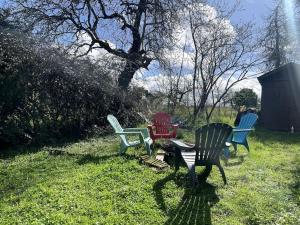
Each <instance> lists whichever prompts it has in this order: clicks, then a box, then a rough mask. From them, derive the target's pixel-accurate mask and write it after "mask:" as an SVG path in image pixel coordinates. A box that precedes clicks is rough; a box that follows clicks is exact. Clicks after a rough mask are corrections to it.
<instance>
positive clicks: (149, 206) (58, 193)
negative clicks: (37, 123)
mask: <svg viewBox="0 0 300 225" xmlns="http://www.w3.org/2000/svg"><path fill="white" fill-rule="evenodd" d="M184 138H185V139H186V140H189V141H192V140H193V135H192V134H188V133H184ZM249 140H250V148H251V150H250V153H249V154H248V153H247V152H246V150H244V149H243V147H241V148H239V151H238V155H237V157H235V158H232V159H230V160H229V164H228V165H227V166H224V169H225V173H226V176H227V179H228V184H227V185H226V186H224V184H223V182H222V179H221V176H220V174H219V171H218V170H217V168H213V171H212V174H211V175H210V177H209V178H208V181H207V183H206V184H201V185H200V186H199V187H198V188H197V189H196V190H191V189H189V188H188V187H187V185H186V184H187V182H186V176H185V175H186V173H187V169H186V168H184V167H181V169H180V170H179V172H177V174H174V173H173V169H169V170H168V171H165V172H156V171H154V170H152V169H151V168H149V167H147V166H145V165H142V164H140V163H139V160H138V156H139V155H140V154H144V153H145V150H143V149H130V150H129V151H128V152H127V154H126V155H125V156H118V155H117V152H118V139H117V138H116V137H114V136H107V137H105V138H104V137H102V138H101V137H100V138H94V139H88V140H85V141H80V142H77V143H71V144H68V145H65V146H62V147H55V148H54V147H52V148H51V147H44V148H41V149H24V148H23V149H18V150H16V151H14V152H13V153H11V154H9V155H8V154H3V153H2V156H1V157H0V224H300V219H299V218H300V210H299V208H300V207H299V203H300V191H299V188H300V177H299V173H300V135H299V134H293V135H291V134H287V133H274V132H269V131H265V130H257V131H255V132H254V133H253V134H252V135H251V137H250V138H249ZM51 149H52V150H57V151H52V154H50V153H49V150H51ZM26 150H27V151H26ZM59 151H66V152H68V153H69V154H62V155H59V154H58V155H56V154H53V153H56V152H59Z"/></svg>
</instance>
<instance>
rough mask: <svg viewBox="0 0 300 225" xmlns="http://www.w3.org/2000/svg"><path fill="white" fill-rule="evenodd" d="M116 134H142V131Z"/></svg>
mask: <svg viewBox="0 0 300 225" xmlns="http://www.w3.org/2000/svg"><path fill="white" fill-rule="evenodd" d="M116 134H142V133H141V132H140V131H123V132H116Z"/></svg>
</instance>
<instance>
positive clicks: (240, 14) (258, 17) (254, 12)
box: [227, 0, 276, 26]
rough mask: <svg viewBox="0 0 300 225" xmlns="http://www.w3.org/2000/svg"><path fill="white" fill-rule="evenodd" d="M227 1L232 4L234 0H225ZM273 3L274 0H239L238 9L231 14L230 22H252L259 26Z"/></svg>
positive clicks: (272, 6)
mask: <svg viewBox="0 0 300 225" xmlns="http://www.w3.org/2000/svg"><path fill="white" fill-rule="evenodd" d="M227 2H228V3H229V4H231V5H232V4H234V2H236V1H234V0H227ZM275 3H276V1H275V0H241V1H240V10H239V11H237V12H236V13H235V14H234V15H233V18H232V20H231V22H233V23H239V22H240V21H242V22H254V23H255V24H256V25H257V26H261V25H263V23H264V19H265V18H266V17H267V16H268V15H269V14H270V10H271V9H273V8H274V6H275Z"/></svg>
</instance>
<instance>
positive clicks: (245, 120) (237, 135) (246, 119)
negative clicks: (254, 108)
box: [224, 113, 258, 158]
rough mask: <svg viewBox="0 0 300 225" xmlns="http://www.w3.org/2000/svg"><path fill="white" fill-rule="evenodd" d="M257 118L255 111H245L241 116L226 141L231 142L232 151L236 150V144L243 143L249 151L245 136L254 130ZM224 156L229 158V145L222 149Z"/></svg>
mask: <svg viewBox="0 0 300 225" xmlns="http://www.w3.org/2000/svg"><path fill="white" fill-rule="evenodd" d="M257 119H258V116H257V115H256V114H255V113H247V114H245V115H243V116H242V117H241V120H240V123H239V125H238V126H237V127H235V128H233V130H232V133H231V135H230V137H229V138H228V140H227V142H228V143H230V144H232V146H233V148H234V151H235V152H237V145H243V146H244V147H245V148H246V149H247V150H248V152H249V151H250V148H249V144H248V141H247V136H248V134H249V132H250V131H252V130H254V125H255V123H256V121H257ZM224 154H225V157H226V158H229V146H228V147H227V148H226V149H225V151H224Z"/></svg>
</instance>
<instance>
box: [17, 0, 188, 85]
mask: <svg viewBox="0 0 300 225" xmlns="http://www.w3.org/2000/svg"><path fill="white" fill-rule="evenodd" d="M14 2H15V7H16V10H15V14H14V15H19V16H21V17H22V18H23V21H26V23H27V27H34V28H35V29H34V31H35V32H38V33H40V34H43V35H46V36H47V37H52V38H54V39H55V40H57V41H59V42H60V43H63V44H66V43H67V42H68V45H69V46H72V48H76V50H75V52H77V50H79V49H81V48H83V47H87V50H86V51H85V52H84V54H88V53H89V52H91V51H92V50H93V49H99V48H100V49H104V50H105V51H107V52H108V53H110V54H113V55H115V56H117V57H119V58H120V59H121V60H123V62H124V65H123V66H124V68H123V71H122V72H121V73H120V75H119V78H118V85H119V86H120V87H122V88H124V89H126V88H127V87H128V86H129V83H130V81H131V79H132V77H133V75H134V73H135V72H136V71H137V70H138V69H140V68H146V69H147V68H148V66H149V64H150V62H151V61H152V60H153V58H154V53H155V52H156V51H157V49H159V48H161V46H162V45H167V43H168V41H169V40H171V36H172V29H173V26H174V25H175V24H176V19H177V15H176V11H177V10H178V8H179V6H182V3H183V2H184V1H180V0H176V1H174V0H138V1H136V0H98V1H92V0H78V1H69V0H61V1H56V0H14ZM82 35H86V37H87V38H85V40H84V41H82V40H81V41H80V42H79V39H80V38H81V37H82Z"/></svg>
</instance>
